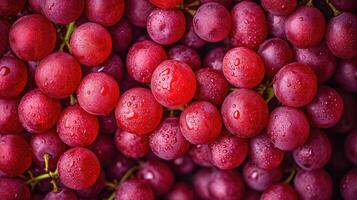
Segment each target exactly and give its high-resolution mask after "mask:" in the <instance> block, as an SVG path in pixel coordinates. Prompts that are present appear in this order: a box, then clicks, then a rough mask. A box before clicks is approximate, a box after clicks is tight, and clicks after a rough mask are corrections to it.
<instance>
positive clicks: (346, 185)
mask: <svg viewBox="0 0 357 200" xmlns="http://www.w3.org/2000/svg"><path fill="white" fill-rule="evenodd" d="M340 191H341V195H342V197H343V199H344V200H354V199H356V198H357V170H356V169H353V170H350V171H349V172H348V173H347V174H346V175H345V176H344V177H343V179H342V181H341V185H340Z"/></svg>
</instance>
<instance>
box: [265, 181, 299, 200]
mask: <svg viewBox="0 0 357 200" xmlns="http://www.w3.org/2000/svg"><path fill="white" fill-rule="evenodd" d="M298 199H299V198H298V194H297V193H296V191H295V190H294V188H293V187H291V186H290V185H288V184H285V183H278V184H275V185H272V186H270V187H269V188H268V189H266V190H265V191H264V192H263V194H262V196H261V197H260V200H298Z"/></svg>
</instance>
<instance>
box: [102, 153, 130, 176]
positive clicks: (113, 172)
mask: <svg viewBox="0 0 357 200" xmlns="http://www.w3.org/2000/svg"><path fill="white" fill-rule="evenodd" d="M135 164H136V163H135V161H134V160H130V159H129V158H127V157H124V156H123V155H122V154H117V155H116V157H115V158H114V159H113V160H112V162H111V164H110V165H109V166H108V167H107V168H106V170H107V171H106V172H107V178H108V179H109V180H120V179H121V178H122V177H123V175H124V174H125V172H127V171H128V170H129V169H130V168H132V167H134V166H135Z"/></svg>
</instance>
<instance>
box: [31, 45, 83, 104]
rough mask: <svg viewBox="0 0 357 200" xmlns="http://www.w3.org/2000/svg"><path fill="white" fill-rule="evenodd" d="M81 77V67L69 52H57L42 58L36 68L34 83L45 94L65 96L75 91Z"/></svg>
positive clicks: (54, 96)
mask: <svg viewBox="0 0 357 200" xmlns="http://www.w3.org/2000/svg"><path fill="white" fill-rule="evenodd" d="M81 77H82V69H81V66H80V65H79V63H78V62H77V60H76V59H75V58H74V57H73V56H71V55H70V54H67V53H63V52H58V53H53V54H50V55H49V56H47V57H46V58H44V59H42V61H41V62H40V64H39V65H38V66H37V68H36V74H35V78H36V85H37V86H38V87H39V89H40V90H41V91H42V92H43V93H45V94H46V95H48V96H50V97H53V98H58V99H62V98H66V97H68V96H70V95H71V94H72V93H73V92H75V91H76V89H77V87H78V85H79V83H80V81H81Z"/></svg>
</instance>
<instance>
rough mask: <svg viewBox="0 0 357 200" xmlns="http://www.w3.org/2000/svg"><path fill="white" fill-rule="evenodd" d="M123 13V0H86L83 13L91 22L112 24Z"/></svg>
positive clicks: (117, 20)
mask: <svg viewBox="0 0 357 200" xmlns="http://www.w3.org/2000/svg"><path fill="white" fill-rule="evenodd" d="M123 14H124V0H106V1H100V0H86V5H85V15H86V17H87V19H88V20H89V21H91V22H95V23H98V24H101V25H103V26H112V25H114V24H116V23H117V22H119V20H120V19H121V17H122V16H123Z"/></svg>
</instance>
